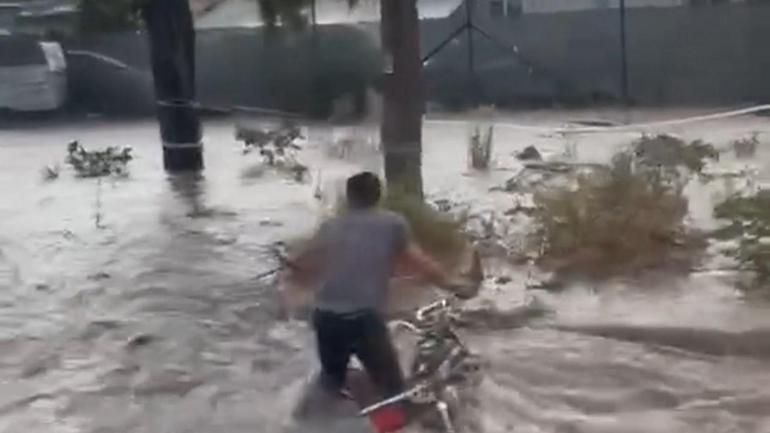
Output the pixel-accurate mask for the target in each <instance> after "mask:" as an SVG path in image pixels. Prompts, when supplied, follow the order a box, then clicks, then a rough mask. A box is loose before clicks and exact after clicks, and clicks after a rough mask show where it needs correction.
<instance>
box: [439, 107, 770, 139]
mask: <svg viewBox="0 0 770 433" xmlns="http://www.w3.org/2000/svg"><path fill="white" fill-rule="evenodd" d="M768 110H770V104H766V105H757V106H754V107H748V108H743V109H739V110H732V111H724V112H721V113H714V114H707V115H703V116H693V117H685V118H682V119H672V120H663V121H659V122H646V123H637V124H631V125H618V126H588V127H561V128H553V127H546V126H531V125H521V124H516V123H509V122H499V123H497V122H496V123H494V125H495V127H496V128H497V127H499V128H508V129H517V130H522V131H532V132H541V133H544V132H545V133H554V134H564V135H571V134H590V133H596V132H638V131H640V130H645V129H649V128H659V127H664V126H677V125H686V124H690V123H699V122H706V121H709V120H719V119H727V118H730V117H739V116H745V115H747V114H754V113H760V112H762V111H768ZM425 123H430V124H435V125H467V124H468V122H467V121H461V120H426V121H425Z"/></svg>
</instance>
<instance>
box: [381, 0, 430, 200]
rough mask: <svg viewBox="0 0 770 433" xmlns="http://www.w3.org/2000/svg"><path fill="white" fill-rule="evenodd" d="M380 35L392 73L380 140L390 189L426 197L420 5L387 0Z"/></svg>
mask: <svg viewBox="0 0 770 433" xmlns="http://www.w3.org/2000/svg"><path fill="white" fill-rule="evenodd" d="M380 4H381V6H380V13H381V22H380V29H381V30H380V31H381V35H382V45H383V48H384V50H385V54H386V59H387V64H388V70H386V74H385V77H384V83H383V84H384V89H383V90H384V110H383V111H384V113H383V120H382V126H381V130H380V138H381V140H382V144H383V149H384V152H385V177H386V179H387V182H388V186H389V187H390V188H398V189H399V190H400V191H404V192H406V193H408V194H413V195H416V196H418V197H420V198H422V194H423V190H422V113H423V87H422V62H421V59H420V21H419V16H418V13H417V1H416V0H382V1H381V2H380Z"/></svg>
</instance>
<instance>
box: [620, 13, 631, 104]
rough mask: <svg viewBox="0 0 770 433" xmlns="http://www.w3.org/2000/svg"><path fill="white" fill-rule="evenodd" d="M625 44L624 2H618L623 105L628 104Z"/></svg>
mask: <svg viewBox="0 0 770 433" xmlns="http://www.w3.org/2000/svg"><path fill="white" fill-rule="evenodd" d="M627 49H628V47H627V44H626V0H620V86H621V91H622V93H623V103H625V104H626V105H628V104H629V95H628V54H627Z"/></svg>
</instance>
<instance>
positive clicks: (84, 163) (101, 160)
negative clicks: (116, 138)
mask: <svg viewBox="0 0 770 433" xmlns="http://www.w3.org/2000/svg"><path fill="white" fill-rule="evenodd" d="M132 159H133V156H132V155H131V148H130V147H122V148H119V147H117V146H110V147H108V148H106V149H103V150H86V149H85V148H84V147H83V146H82V145H81V144H80V142H78V141H77V140H76V141H72V142H70V143H69V144H68V145H67V159H66V162H67V164H69V165H70V166H71V167H72V169H73V170H75V174H76V175H77V176H78V177H102V176H125V175H127V174H128V163H129V162H130V161H131V160H132Z"/></svg>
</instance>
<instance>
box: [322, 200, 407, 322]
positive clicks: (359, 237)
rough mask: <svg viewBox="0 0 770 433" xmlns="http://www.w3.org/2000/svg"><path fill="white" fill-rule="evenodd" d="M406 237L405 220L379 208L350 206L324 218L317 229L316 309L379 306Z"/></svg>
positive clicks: (379, 308)
mask: <svg viewBox="0 0 770 433" xmlns="http://www.w3.org/2000/svg"><path fill="white" fill-rule="evenodd" d="M408 240H409V226H408V224H407V222H406V220H404V218H402V217H401V216H399V215H397V214H394V213H392V212H387V211H382V210H378V209H371V210H351V211H348V212H346V213H345V214H344V215H341V216H338V217H335V218H333V219H331V220H329V221H327V222H326V223H324V224H323V225H322V226H321V229H320V230H319V234H318V241H319V243H320V244H319V246H320V247H321V248H320V251H321V254H322V257H321V260H322V263H323V273H322V281H321V287H320V288H319V291H318V293H317V295H316V308H318V309H321V310H324V311H331V312H335V313H352V312H357V311H361V310H377V311H382V310H383V309H384V308H385V305H386V303H387V292H388V282H389V280H390V278H391V276H392V275H393V270H394V267H395V264H396V259H397V257H398V256H399V254H401V253H402V252H403V251H404V250H405V249H406V246H407V243H408Z"/></svg>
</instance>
